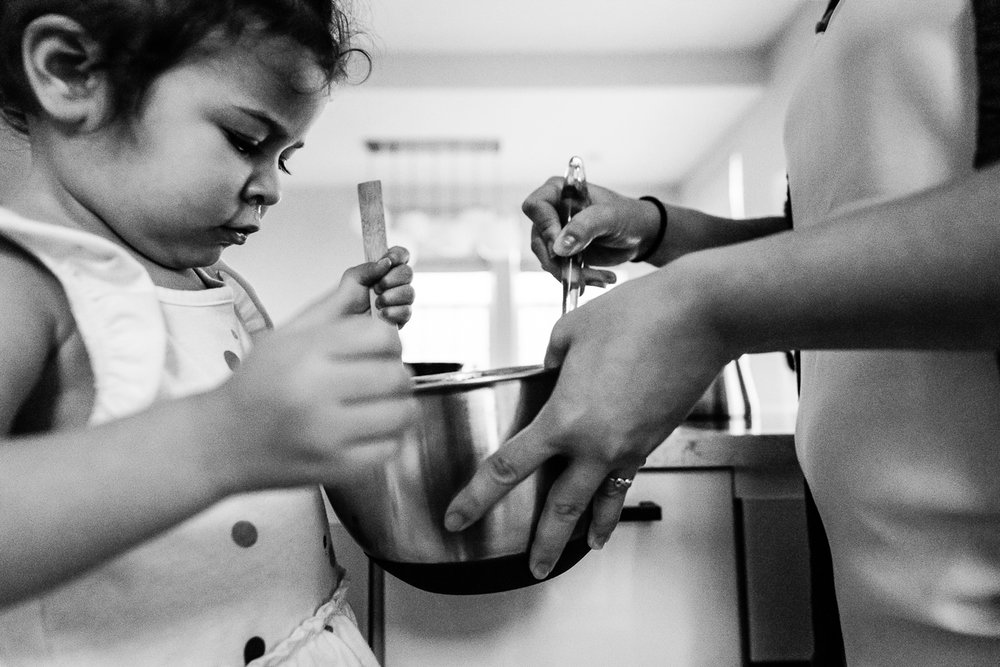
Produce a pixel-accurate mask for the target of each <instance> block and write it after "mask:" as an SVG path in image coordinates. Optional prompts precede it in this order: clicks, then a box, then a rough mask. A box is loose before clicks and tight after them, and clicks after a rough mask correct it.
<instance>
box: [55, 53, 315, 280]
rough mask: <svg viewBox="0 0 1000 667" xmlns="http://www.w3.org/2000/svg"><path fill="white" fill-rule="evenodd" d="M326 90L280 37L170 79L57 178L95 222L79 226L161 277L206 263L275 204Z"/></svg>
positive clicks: (180, 69) (179, 70)
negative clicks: (119, 244) (160, 271)
mask: <svg viewBox="0 0 1000 667" xmlns="http://www.w3.org/2000/svg"><path fill="white" fill-rule="evenodd" d="M245 41H253V40H245ZM323 84H324V79H323V75H322V73H321V71H320V69H319V68H318V67H317V66H316V65H315V64H314V63H313V62H312V61H311V60H310V59H309V58H308V57H307V56H306V55H305V51H304V50H303V49H302V48H301V47H299V46H298V45H297V44H295V43H293V42H291V41H290V40H287V39H284V38H272V39H265V40H259V39H258V40H256V41H255V43H252V44H245V43H241V44H236V45H232V46H228V47H224V48H223V49H222V50H221V51H219V52H217V53H215V54H213V55H212V56H210V57H207V58H203V59H201V60H197V61H194V62H190V63H187V64H181V65H179V66H177V67H175V68H173V69H171V70H168V71H167V72H166V73H164V74H163V75H161V76H160V77H159V78H157V79H156V80H155V81H154V82H153V85H152V86H151V87H150V89H149V92H148V95H147V97H146V98H145V100H144V102H143V105H142V107H141V108H140V110H139V112H138V117H137V118H132V119H127V120H122V121H118V122H116V123H115V124H113V125H112V126H110V127H108V128H104V129H102V130H100V131H98V132H97V133H96V134H95V135H94V137H93V138H92V139H91V144H92V145H91V148H92V150H88V151H87V154H88V155H87V159H88V160H91V161H92V164H90V165H87V168H86V169H84V170H82V171H80V172H77V173H75V174H64V176H65V180H68V181H71V182H70V183H67V185H68V186H69V187H70V188H71V189H72V190H73V191H74V192H73V196H74V197H75V198H76V199H78V200H79V201H80V202H81V203H82V204H83V206H84V208H85V209H87V210H88V211H89V212H90V213H92V214H93V217H92V218H91V217H89V216H84V217H86V218H88V219H87V220H85V221H84V222H85V226H88V227H91V228H93V231H96V232H97V233H102V234H105V235H107V232H109V231H110V232H111V236H112V237H117V238H118V239H120V240H122V241H124V242H125V243H126V244H127V245H128V246H130V247H131V249H132V250H134V251H135V252H137V253H138V254H139V255H141V256H143V257H145V258H146V259H149V260H151V261H153V262H155V263H156V264H159V265H161V266H165V267H168V268H170V269H177V270H182V269H187V268H192V267H198V266H207V265H210V264H212V263H214V262H215V261H217V260H218V258H219V255H220V254H221V253H222V250H223V249H224V248H226V247H227V246H229V245H233V244H240V243H242V242H243V241H244V240H245V239H246V235H247V234H248V233H252V232H253V231H256V228H257V224H258V222H259V220H258V218H257V205H258V204H262V205H264V206H270V205H273V204H274V203H276V202H277V201H278V197H279V189H278V171H279V169H280V168H281V166H282V165H283V164H284V161H285V160H286V159H287V158H289V157H290V156H291V154H292V153H293V152H294V151H295V150H296V149H297V148H298V147H300V146H301V145H302V137H303V135H304V134H305V132H306V130H307V129H308V127H309V126H310V125H311V123H312V122H313V121H314V120H315V119H316V117H317V116H318V115H319V113H320V111H321V110H322V109H323V107H324V105H325V103H326V100H327V90H326V86H325V85H323ZM302 90H309V91H315V92H311V93H308V94H303V93H301V92H297V91H302Z"/></svg>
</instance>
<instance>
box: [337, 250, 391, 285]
mask: <svg viewBox="0 0 1000 667" xmlns="http://www.w3.org/2000/svg"><path fill="white" fill-rule="evenodd" d="M391 268H392V260H391V259H389V258H388V257H383V258H382V259H380V260H378V261H377V262H365V263H364V264H358V265H357V266H352V267H351V268H349V269H348V270H347V271H345V272H344V278H343V280H342V282H341V285H342V286H344V285H343V283H347V282H349V281H353V282H355V283H357V284H358V285H361V286H362V287H365V288H369V287H374V286H375V284H376V283H377V282H378V281H380V280H382V278H383V277H385V274H387V273H388V272H389V269H391Z"/></svg>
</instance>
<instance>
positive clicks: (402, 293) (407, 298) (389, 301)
mask: <svg viewBox="0 0 1000 667" xmlns="http://www.w3.org/2000/svg"><path fill="white" fill-rule="evenodd" d="M376 294H378V297H377V298H376V299H375V307H376V308H385V307H387V306H412V305H413V302H414V301H415V300H416V297H417V293H416V292H415V291H414V289H413V287H412V286H411V285H400V286H398V287H392V288H390V289H388V290H386V291H384V292H379V291H376Z"/></svg>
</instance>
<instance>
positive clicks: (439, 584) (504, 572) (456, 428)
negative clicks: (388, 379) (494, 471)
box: [327, 366, 589, 594]
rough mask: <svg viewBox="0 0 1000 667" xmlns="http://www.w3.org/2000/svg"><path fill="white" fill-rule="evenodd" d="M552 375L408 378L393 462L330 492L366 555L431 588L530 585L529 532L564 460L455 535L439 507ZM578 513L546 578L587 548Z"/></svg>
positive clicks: (515, 425)
mask: <svg viewBox="0 0 1000 667" xmlns="http://www.w3.org/2000/svg"><path fill="white" fill-rule="evenodd" d="M555 380H556V371H554V370H546V369H543V368H542V367H541V366H523V367H516V368H505V369H498V370H491V371H467V372H455V373H443V374H439V375H428V376H423V377H415V378H414V379H413V383H414V393H415V395H416V397H417V400H418V402H419V405H420V408H421V413H422V418H421V419H420V421H419V425H418V426H417V427H416V428H414V429H412V430H411V431H410V432H409V433H407V435H406V436H405V438H404V440H403V442H402V443H401V446H400V448H399V450H398V452H397V454H396V456H394V457H393V458H392V459H390V460H389V461H388V462H385V463H384V465H379V466H377V467H372V468H369V469H367V470H365V471H363V473H362V474H361V475H360V476H359V477H358V478H357V479H356V481H355V483H353V484H351V486H350V488H339V489H335V488H328V489H327V495H328V496H329V498H330V504H331V505H332V506H333V509H334V511H335V512H336V514H337V517H338V518H339V519H340V521H341V523H343V525H344V527H345V528H346V529H347V531H348V532H349V533H350V534H351V536H352V537H353V538H354V539H355V540H356V541H357V542H358V544H359V545H360V546H361V548H362V549H363V550H364V551H365V553H367V554H368V556H369V557H370V558H372V559H373V560H375V561H376V562H377V563H378V564H379V565H381V566H382V568H383V569H385V570H386V571H387V572H389V573H391V574H393V575H395V576H396V577H398V578H400V579H402V580H403V581H405V582H407V583H409V584H411V585H413V586H416V587H417V588H421V589H423V590H427V591H431V592H435V593H448V594H478V593H493V592H500V591H507V590H512V589H515V588H520V587H523V586H528V585H531V584H534V583H536V582H537V580H536V579H534V577H532V575H531V573H530V571H529V568H528V551H529V548H530V545H531V538H532V535H533V534H534V530H535V527H536V525H537V523H538V518H539V515H540V513H541V510H542V507H543V505H544V503H545V498H546V495H547V493H548V490H549V488H550V487H551V484H552V481H553V480H554V479H555V477H556V476H557V475H558V473H559V472H560V470H561V469H562V468H563V465H564V464H563V462H561V461H560V460H558V459H553V460H551V461H550V462H549V463H548V464H546V465H545V466H544V467H543V468H542V469H540V470H538V471H536V472H535V473H534V474H532V476H530V477H529V478H527V479H525V480H524V481H523V482H522V483H521V484H519V485H518V486H517V487H515V488H514V489H512V490H511V492H510V493H509V494H507V496H506V497H504V499H503V500H501V501H500V502H499V503H498V504H497V505H496V506H495V507H493V508H492V509H491V510H490V511H489V513H488V514H487V515H486V516H484V517H483V518H482V519H481V520H480V521H478V522H477V523H475V524H473V525H472V526H470V527H469V528H467V529H466V530H464V531H462V532H459V533H450V532H448V531H446V530H445V528H444V513H445V509H446V508H447V507H448V503H449V502H450V501H451V500H452V498H454V496H455V494H457V493H458V491H459V490H461V488H462V487H463V486H464V485H465V484H466V483H467V482H468V481H469V479H470V478H471V477H472V475H473V473H474V472H475V470H476V468H477V467H478V465H479V464H480V463H482V462H483V461H484V460H485V459H486V458H487V457H488V456H489V455H490V454H492V453H493V452H495V451H496V450H497V448H498V447H499V446H500V445H501V444H502V443H503V442H504V441H506V440H507V439H508V438H509V437H511V436H512V435H514V434H515V433H517V432H518V431H520V430H521V429H522V428H524V427H525V426H526V425H527V424H529V423H530V422H531V420H532V419H534V417H535V415H536V414H537V413H538V410H539V409H540V408H541V407H542V405H543V404H544V403H545V401H546V400H547V399H548V397H549V395H550V394H551V392H552V388H553V386H554V384H555ZM588 524H589V515H585V516H584V517H582V518H581V520H580V522H579V524H578V525H577V527H576V530H575V532H574V535H573V538H572V539H571V540H570V543H569V545H568V546H567V548H566V550H565V551H564V552H563V556H562V558H561V559H560V561H559V562H558V563H557V564H556V567H555V568H554V569H553V571H552V574H551V575H550V578H551V577H552V576H556V575H558V574H561V573H562V572H565V571H566V570H567V569H569V568H570V567H572V566H573V565H575V564H576V563H577V562H578V561H579V560H580V559H581V558H583V556H584V555H586V553H587V551H588V548H587V545H586V527H587V525H588Z"/></svg>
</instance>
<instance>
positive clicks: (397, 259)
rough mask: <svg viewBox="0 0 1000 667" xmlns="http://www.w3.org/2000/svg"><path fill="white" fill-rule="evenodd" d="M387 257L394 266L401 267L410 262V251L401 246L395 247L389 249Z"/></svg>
mask: <svg viewBox="0 0 1000 667" xmlns="http://www.w3.org/2000/svg"><path fill="white" fill-rule="evenodd" d="M385 257H388V258H389V259H390V261H392V265H393V266H399V265H400V264H406V263H407V262H409V261H410V251H409V250H407V249H406V248H404V247H403V246H401V245H395V246H392V247H391V248H389V251H388V252H387V253H386V254H385Z"/></svg>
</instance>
